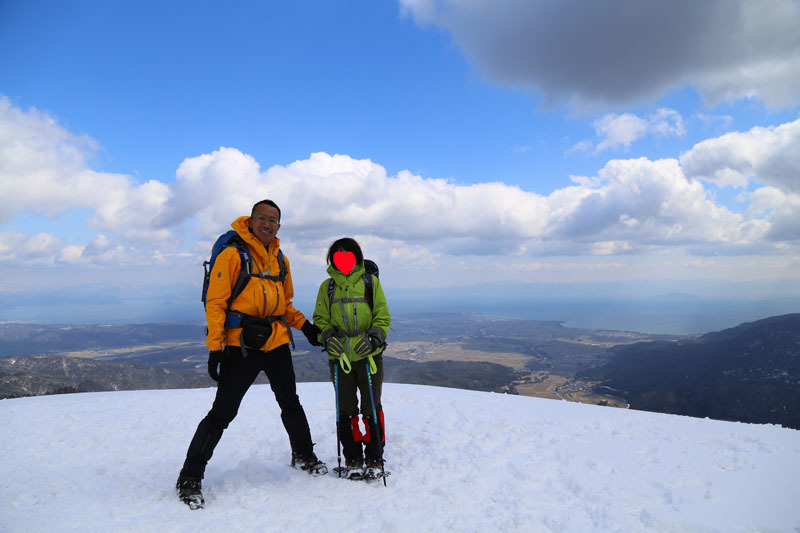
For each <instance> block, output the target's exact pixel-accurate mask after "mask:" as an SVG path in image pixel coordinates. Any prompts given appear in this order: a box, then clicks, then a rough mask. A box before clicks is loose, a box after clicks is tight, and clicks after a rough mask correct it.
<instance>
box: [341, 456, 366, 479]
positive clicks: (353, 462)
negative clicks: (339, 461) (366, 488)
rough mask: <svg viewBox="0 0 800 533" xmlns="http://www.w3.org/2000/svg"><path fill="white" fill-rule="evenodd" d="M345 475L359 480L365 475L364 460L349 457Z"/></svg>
mask: <svg viewBox="0 0 800 533" xmlns="http://www.w3.org/2000/svg"><path fill="white" fill-rule="evenodd" d="M344 477H345V478H346V479H352V480H353V481H358V480H360V479H362V478H363V477H364V460H363V459H348V460H347V463H346V464H345V468H344Z"/></svg>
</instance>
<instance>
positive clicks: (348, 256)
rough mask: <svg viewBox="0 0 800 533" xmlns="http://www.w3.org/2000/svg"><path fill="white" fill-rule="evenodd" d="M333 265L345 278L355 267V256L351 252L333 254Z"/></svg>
mask: <svg viewBox="0 0 800 533" xmlns="http://www.w3.org/2000/svg"><path fill="white" fill-rule="evenodd" d="M333 265H334V266H335V267H336V268H338V269H339V271H340V272H341V273H342V274H344V275H345V276H346V275H348V274H349V273H350V271H351V270H353V267H354V266H356V254H354V253H353V252H334V253H333Z"/></svg>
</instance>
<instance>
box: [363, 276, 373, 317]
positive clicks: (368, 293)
mask: <svg viewBox="0 0 800 533" xmlns="http://www.w3.org/2000/svg"><path fill="white" fill-rule="evenodd" d="M373 284H374V281H373V277H372V274H367V273H366V272H364V298H366V299H367V303H368V304H369V308H370V309H372V308H373V301H372V299H373V296H372V291H373V290H374V289H373Z"/></svg>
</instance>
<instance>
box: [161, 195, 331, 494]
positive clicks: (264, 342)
mask: <svg viewBox="0 0 800 533" xmlns="http://www.w3.org/2000/svg"><path fill="white" fill-rule="evenodd" d="M280 217H281V211H280V208H279V207H278V206H277V204H275V202H273V201H272V200H262V201H260V202H258V203H256V204H255V205H254V206H253V209H252V212H251V214H250V216H249V217H246V216H244V217H239V218H238V219H236V220H235V221H234V222H233V224H231V226H232V227H233V229H234V230H235V231H236V232H237V233H238V237H239V238H241V240H242V241H244V243H245V244H246V246H247V251H248V253H249V256H250V262H251V270H252V273H251V275H250V278H249V280H248V281H247V284H246V285H245V286H244V289H243V290H242V291H241V292H240V293H239V294H238V295H237V296H235V298H234V299H233V300H232V301H230V304H229V300H230V298H231V294H232V293H233V290H234V286H235V284H236V281H237V280H238V279H239V274H240V271H241V269H242V259H241V257H240V255H239V251H238V250H237V249H236V247H235V246H229V247H227V248H225V249H224V250H222V251H221V252H220V253H219V255H218V256H217V258H216V260H215V261H214V264H213V267H212V270H211V275H210V278H209V284H208V291H207V294H206V322H207V324H208V335H207V337H206V345H207V346H208V349H209V358H208V373H209V375H210V376H211V378H212V379H214V380H215V381H217V395H216V398H215V399H214V404H213V405H212V407H211V410H210V411H209V412H208V415H206V417H205V418H204V419H203V420H202V421H201V422H200V424H199V425H198V426H197V431H196V432H195V434H194V437H193V438H192V441H191V443H190V444H189V450H188V451H187V453H186V461H185V462H184V464H183V468H182V469H181V472H180V475H179V477H178V482H177V485H176V488H177V490H178V493H179V496H180V498H181V500H183V501H184V502H185V503H186V504H187V505H189V506H190V507H191V508H193V509H195V508H198V507H202V505H203V496H202V492H201V480H202V479H203V476H204V473H205V468H206V465H207V464H208V461H209V459H211V455H212V454H213V452H214V448H215V447H216V445H217V443H218V442H219V440H220V438H221V437H222V432H223V431H224V430H225V429H226V428H227V427H228V424H230V422H231V421H232V420H233V419H234V417H236V413H237V411H238V410H239V405H240V404H241V402H242V398H243V397H244V395H245V393H246V392H247V390H248V389H249V388H250V385H252V384H253V382H254V381H255V379H256V377H258V374H259V373H260V372H261V371H263V372H264V373H265V374H266V375H267V378H268V379H269V383H270V387H271V388H272V391H273V393H274V394H275V399H276V400H277V401H278V405H279V406H280V409H281V421H282V422H283V426H284V428H286V432H287V433H288V435H289V443H290V445H291V449H292V461H291V465H292V466H293V467H295V468H298V469H300V470H304V471H306V472H308V473H310V474H312V475H323V474H326V473H327V472H328V469H327V467H326V465H325V463H323V462H322V461H320V460H319V459H318V458H317V456H316V455H315V454H314V450H313V444H312V442H311V431H310V430H309V427H308V421H307V419H306V415H305V412H304V411H303V406H302V405H301V404H300V399H299V398H298V396H297V390H296V381H295V375H294V367H293V366H292V356H291V352H290V350H289V343H290V342H291V338H292V337H291V332H290V330H289V327H292V328H295V329H299V330H301V331H302V332H303V334H304V335H305V336H306V338H307V339H308V341H309V342H310V343H311V344H312V345H313V346H321V344H320V343H319V340H318V336H319V329H318V328H317V327H316V326H314V325H313V324H312V323H311V321H309V320H306V318H305V316H303V314H302V313H301V312H300V311H298V310H297V309H295V308H294V306H293V305H292V297H293V296H294V289H293V287H292V276H291V269H290V268H289V261H288V260H287V259H286V258H285V257H282V253H281V252H280V240H279V239H278V238H277V236H276V235H277V233H278V229H279V228H280ZM281 267H283V269H282V268H281Z"/></svg>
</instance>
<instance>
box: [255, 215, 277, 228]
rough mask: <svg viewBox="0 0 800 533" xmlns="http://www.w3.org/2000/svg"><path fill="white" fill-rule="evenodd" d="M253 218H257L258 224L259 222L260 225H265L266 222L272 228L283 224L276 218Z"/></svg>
mask: <svg viewBox="0 0 800 533" xmlns="http://www.w3.org/2000/svg"><path fill="white" fill-rule="evenodd" d="M253 218H255V220H256V222H258V223H259V224H263V223H265V222H266V223H268V224H269V225H270V226H277V225H278V224H280V222H281V221H280V220H278V219H277V218H275V217H265V216H264V215H258V216H255V217H253Z"/></svg>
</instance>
